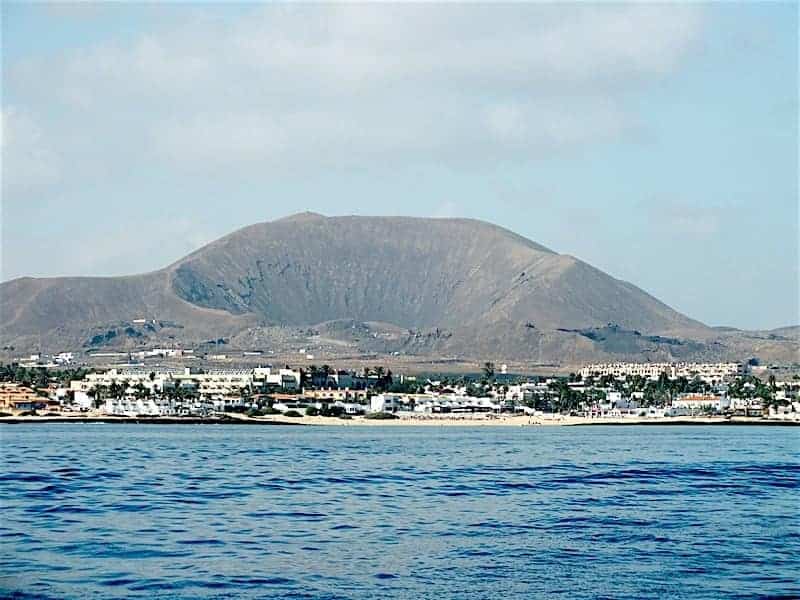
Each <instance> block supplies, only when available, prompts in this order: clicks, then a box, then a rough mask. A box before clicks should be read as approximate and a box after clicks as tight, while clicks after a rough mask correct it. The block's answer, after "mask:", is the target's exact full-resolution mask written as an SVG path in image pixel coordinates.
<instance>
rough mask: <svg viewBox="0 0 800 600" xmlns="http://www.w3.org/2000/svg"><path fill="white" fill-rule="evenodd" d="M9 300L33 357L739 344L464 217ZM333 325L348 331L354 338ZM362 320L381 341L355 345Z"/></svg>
mask: <svg viewBox="0 0 800 600" xmlns="http://www.w3.org/2000/svg"><path fill="white" fill-rule="evenodd" d="M0 299H2V313H0V332H2V343H3V345H4V346H8V345H13V346H15V347H16V348H25V349H27V348H34V347H41V348H42V349H47V348H49V349H52V350H56V349H66V348H74V347H76V346H78V347H82V348H84V349H87V348H96V347H124V348H133V347H138V346H142V345H146V344H154V343H174V342H180V343H184V344H199V343H202V342H204V341H211V340H215V341H216V340H220V339H222V340H224V341H225V342H227V343H229V344H232V345H239V346H241V347H250V346H254V345H257V346H260V347H268V348H273V347H274V348H278V349H282V348H283V346H282V344H284V345H285V344H288V346H287V347H290V346H292V345H293V344H295V343H297V344H300V343H302V342H301V340H302V339H306V341H308V340H311V341H313V339H314V338H315V336H316V337H317V338H319V339H324V340H327V341H329V342H330V343H331V344H332V346H331V347H333V348H335V347H339V348H348V349H349V350H350V351H354V350H355V351H378V352H386V353H391V352H403V353H414V354H442V353H447V354H453V355H459V356H475V357H482V356H492V357H495V356H497V357H502V358H508V359H519V360H527V359H529V358H530V359H532V357H534V356H535V357H537V360H538V359H541V360H548V361H557V362H559V361H569V360H578V361H582V360H591V359H604V358H613V357H619V358H626V357H627V358H629V357H631V356H640V357H644V358H653V359H665V358H669V357H679V358H689V357H696V356H707V357H714V358H716V357H725V356H727V354H726V352H727V347H726V346H725V345H724V344H721V342H719V340H720V339H722V338H724V337H730V336H731V335H733V334H731V333H730V332H723V331H716V330H714V329H712V328H709V327H707V326H705V325H704V324H702V323H700V322H698V321H695V320H693V319H690V318H689V317H687V316H685V315H682V314H680V313H678V312H677V311H675V310H673V309H671V308H670V307H668V306H667V305H665V304H664V303H662V302H660V301H659V300H657V299H656V298H653V297H652V296H650V295H649V294H647V293H645V292H644V291H642V290H641V289H639V288H637V287H636V286H634V285H632V284H630V283H628V282H625V281H621V280H618V279H615V278H613V277H611V276H609V275H607V274H605V273H603V272H602V271H600V270H598V269H596V268H594V267H592V266H590V265H589V264H587V263H585V262H582V261H581V260H578V259H577V258H574V257H572V256H568V255H563V254H558V253H556V252H554V251H552V250H550V249H548V248H546V247H544V246H542V245H540V244H537V243H535V242H533V241H531V240H528V239H526V238H523V237H521V236H519V235H517V234H515V233H513V232H511V231H508V230H506V229H503V228H500V227H497V226H494V225H491V224H488V223H485V222H481V221H475V220H467V219H423V218H406V217H330V218H329V217H323V216H321V215H316V214H313V213H302V214H299V215H294V216H292V217H288V218H285V219H280V220H277V221H272V222H266V223H259V224H256V225H252V226H249V227H245V228H243V229H240V230H238V231H236V232H234V233H231V234H230V235H227V236H225V237H223V238H221V239H219V240H217V241H215V242H212V243H211V244H209V245H207V246H205V247H203V248H200V249H199V250H197V251H195V252H193V253H192V254H190V255H188V256H186V257H185V258H183V259H181V260H179V261H177V262H176V263H174V264H172V265H170V266H168V267H166V268H164V269H161V270H159V271H155V272H152V273H147V274H142V275H136V276H128V277H104V278H90V277H65V278H44V279H34V278H22V279H17V280H14V281H10V282H7V283H3V284H0ZM143 320H144V321H143ZM336 323H339V324H341V323H347V324H350V325H352V326H350V325H348V326H349V327H350V330H349V331H346V335H345V334H343V333H342V331H343V328H342V327H341V326H339V327H337V326H335V325H332V324H336ZM365 324H372V325H371V326H370V325H365ZM375 324H378V325H375ZM362 326H366V327H367V328H368V330H369V329H370V327H372V330H370V331H371V333H370V334H369V335H368V336H367V337H366V338H363V339H362V338H358V341H354V339H355V338H352V336H351V335H350V333H351V332H352V331H353V327H362ZM331 329H332V331H331ZM344 330H347V327H345V328H344ZM737 339H738V338H737ZM772 341H775V340H772ZM715 343H716V346H715ZM745 346H746V345H745ZM735 352H737V353H742V352H744V354H747V348H745V349H744V350H743V349H742V348H741V347H737V348H736V349H735Z"/></svg>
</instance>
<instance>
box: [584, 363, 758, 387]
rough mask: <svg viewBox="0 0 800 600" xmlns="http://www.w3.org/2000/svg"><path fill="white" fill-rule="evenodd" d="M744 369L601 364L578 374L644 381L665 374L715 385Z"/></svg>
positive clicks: (720, 365)
mask: <svg viewBox="0 0 800 600" xmlns="http://www.w3.org/2000/svg"><path fill="white" fill-rule="evenodd" d="M744 371H745V369H744V366H743V365H742V364H740V363H686V362H681V363H603V364H593V365H587V366H585V367H583V368H582V369H581V370H580V371H579V373H580V375H581V378H582V379H587V378H589V377H594V378H599V377H603V376H607V377H613V378H615V379H625V378H627V377H629V376H630V377H635V376H637V375H638V376H640V377H643V378H644V379H651V380H657V379H658V378H659V377H661V375H663V374H666V376H667V377H669V378H670V379H678V378H680V377H684V378H686V379H689V380H692V379H694V378H695V377H697V378H699V379H700V380H702V381H705V382H706V383H709V384H711V385H715V384H718V383H721V382H722V381H724V380H726V379H730V378H732V377H736V376H738V375H742V374H743V373H744Z"/></svg>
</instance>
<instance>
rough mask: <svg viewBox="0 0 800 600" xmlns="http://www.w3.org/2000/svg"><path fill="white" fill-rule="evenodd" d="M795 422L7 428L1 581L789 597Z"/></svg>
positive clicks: (124, 591)
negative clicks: (765, 424) (771, 424)
mask: <svg viewBox="0 0 800 600" xmlns="http://www.w3.org/2000/svg"><path fill="white" fill-rule="evenodd" d="M798 433H800V432H798V430H797V429H791V428H783V427H768V428H767V427H654V426H647V427H591V428H555V427H553V428H547V427H539V428H536V427H525V428H510V427H498V428H488V427H479V428H458V427H449V428H438V427H320V428H298V427H269V426H265V427H246V426H234V425H225V426H214V425H197V426H195V425H178V426H166V425H116V424H115V425H110V424H109V425H91V424H65V425H0V450H2V462H0V595H2V596H3V597H14V598H139V597H142V598H331V599H333V598H436V599H437V600H441V599H443V598H500V597H506V598H569V599H573V598H768V597H769V598H797V597H800V583H799V582H798V574H799V573H800V521H799V518H800V517H799V516H798V515H799V514H800V499H799V497H798V489H800V460H799V459H800V455H799V454H798V443H799V442H800V439H799V438H798Z"/></svg>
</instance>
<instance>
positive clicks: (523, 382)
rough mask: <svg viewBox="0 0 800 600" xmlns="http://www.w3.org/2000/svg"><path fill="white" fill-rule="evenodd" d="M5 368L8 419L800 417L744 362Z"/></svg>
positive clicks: (790, 383) (779, 386) (793, 394)
mask: <svg viewBox="0 0 800 600" xmlns="http://www.w3.org/2000/svg"><path fill="white" fill-rule="evenodd" d="M69 358H70V357H65V356H63V355H60V356H58V357H57V360H58V362H55V361H54V362H53V364H51V365H48V366H35V367H32V366H22V365H20V364H16V363H15V364H12V365H2V366H0V413H2V415H1V416H2V417H20V416H29V417H33V416H56V415H77V416H89V415H93V416H115V417H135V418H144V417H148V418H158V417H204V418H210V417H220V416H230V415H236V416H238V417H240V418H262V417H270V416H281V417H290V418H294V419H297V418H302V417H304V416H308V417H316V416H322V417H336V418H339V419H352V418H362V419H368V420H372V419H404V420H408V421H411V422H413V421H415V420H417V421H419V420H422V419H428V420H430V419H434V420H435V419H436V418H441V417H447V418H448V419H450V420H453V419H462V420H464V421H469V420H475V419H497V418H498V417H507V416H527V417H529V418H530V419H533V418H535V419H537V420H538V421H551V422H552V421H559V420H563V419H564V418H566V417H571V418H580V419H584V420H593V421H594V420H597V421H598V422H602V421H612V420H613V421H617V420H626V419H628V420H636V419H638V420H641V419H648V420H653V419H668V418H675V417H689V418H692V417H728V418H730V417H749V418H759V419H766V420H772V421H785V422H800V399H799V395H800V377H799V376H798V375H796V374H795V375H791V376H790V377H785V378H781V379H777V378H776V377H775V375H774V374H771V373H769V372H768V369H766V368H764V367H759V366H757V365H752V364H739V363H611V364H593V365H586V366H584V367H583V368H581V369H580V370H578V371H577V372H575V373H570V374H569V375H568V376H562V377H556V376H522V375H513V374H508V373H507V372H505V371H506V368H505V365H503V366H502V367H501V369H499V370H496V369H495V365H494V364H493V363H491V362H487V363H485V364H484V365H483V368H482V371H481V372H480V373H476V374H474V375H457V376H455V375H454V376H421V375H405V374H393V373H392V372H391V370H388V369H385V368H383V367H380V366H379V367H374V368H365V369H362V370H360V371H352V370H350V371H348V370H337V369H333V368H331V367H330V366H328V365H323V366H321V367H317V366H315V365H311V366H309V367H307V368H291V367H289V366H286V367H282V368H280V367H279V368H276V367H273V366H258V367H253V368H229V369H220V368H200V367H185V366H184V367H182V368H179V367H154V368H141V367H135V366H134V367H122V368H120V367H115V368H106V369H95V368H92V369H87V368H84V367H71V366H70V364H71V361H70V360H69Z"/></svg>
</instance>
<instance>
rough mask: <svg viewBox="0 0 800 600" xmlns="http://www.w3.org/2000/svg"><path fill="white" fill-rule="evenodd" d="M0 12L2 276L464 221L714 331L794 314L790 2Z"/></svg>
mask: <svg viewBox="0 0 800 600" xmlns="http://www.w3.org/2000/svg"><path fill="white" fill-rule="evenodd" d="M2 11H3V15H2V16H3V48H2V50H3V97H2V111H3V113H2V116H3V120H2V125H3V139H2V158H3V170H2V175H3V181H2V245H1V246H2V278H3V280H8V279H12V278H15V277H19V276H23V275H34V276H56V275H112V274H130V273H136V272H142V271H148V270H152V269H157V268H160V267H162V266H164V265H166V264H168V263H170V262H172V261H174V260H176V259H178V258H179V257H181V256H182V255H184V254H186V253H187V252H189V251H191V250H194V249H195V248H196V247H198V246H200V245H202V244H203V243H206V242H208V241H211V240H213V239H215V238H217V237H220V236H222V235H224V234H226V233H228V232H230V231H232V230H234V229H236V228H238V227H241V226H244V225H248V224H251V223H253V222H258V221H265V220H271V219H274V218H278V217H281V216H285V215H287V214H291V213H294V212H298V211H301V210H314V211H317V212H321V213H323V214H327V215H340V214H365V215H371V214H380V215H418V216H458V217H473V218H478V219H484V220H488V221H491V222H494V223H497V224H499V225H502V226H505V227H508V228H510V229H513V230H514V231H516V232H518V233H520V234H522V235H524V236H527V237H529V238H531V239H533V240H535V241H537V242H539V243H542V244H544V245H546V246H549V247H551V248H553V249H554V250H557V251H559V252H563V253H568V254H572V255H575V256H577V257H579V258H581V259H583V260H585V261H587V262H589V263H591V264H593V265H595V266H597V267H599V268H601V269H603V270H604V271H606V272H608V273H610V274H611V275H613V276H615V277H619V278H622V279H626V280H628V281H631V282H633V283H635V284H636V285H638V286H640V287H642V288H643V289H645V290H646V291H648V292H650V293H652V294H653V295H655V296H656V297H658V298H660V299H661V300H663V301H665V302H667V303H668V304H670V305H671V306H673V307H674V308H676V309H678V310H680V311H682V312H684V313H686V314H688V315H690V316H692V317H694V318H697V319H700V320H702V321H704V322H706V323H708V324H711V325H733V326H737V327H742V328H769V327H778V326H782V325H787V324H794V323H797V322H798V321H800V318H798V294H799V293H800V284H799V283H798V172H797V170H798V154H797V142H798V125H797V114H798V112H797V111H798V102H797V89H798V81H797V66H798V65H797V58H798V17H797V5H796V4H794V3H785V4H777V3H751V4H745V3H741V4H723V3H715V4H672V5H656V4H647V5H645V4H636V5H611V4H601V5H590V4H585V3H584V4H565V3H564V4H537V5H504V6H501V5H485V6H479V5H469V6H465V5H461V6H459V5H419V4H417V5H405V6H390V5H380V6H378V5H372V6H366V5H352V4H350V5H314V6H311V5H268V6H261V5H232V4H227V5H225V4H214V5H212V4H170V5H167V6H156V5H152V4H119V5H112V4H103V5H101V4H81V5H69V4H56V5H48V4H15V3H4V4H3V5H2Z"/></svg>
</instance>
